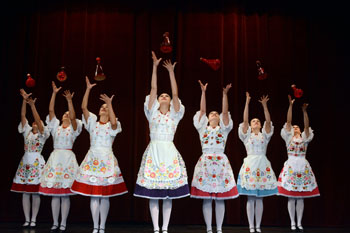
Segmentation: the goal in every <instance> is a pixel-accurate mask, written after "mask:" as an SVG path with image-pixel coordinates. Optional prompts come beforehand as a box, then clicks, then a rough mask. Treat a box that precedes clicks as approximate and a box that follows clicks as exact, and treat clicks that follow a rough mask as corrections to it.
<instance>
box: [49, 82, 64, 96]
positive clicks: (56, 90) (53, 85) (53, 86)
mask: <svg viewBox="0 0 350 233" xmlns="http://www.w3.org/2000/svg"><path fill="white" fill-rule="evenodd" d="M51 85H52V91H53V92H54V93H55V94H57V92H59V91H60V90H61V88H62V87H59V88H57V86H56V84H55V82H54V81H52V83H51Z"/></svg>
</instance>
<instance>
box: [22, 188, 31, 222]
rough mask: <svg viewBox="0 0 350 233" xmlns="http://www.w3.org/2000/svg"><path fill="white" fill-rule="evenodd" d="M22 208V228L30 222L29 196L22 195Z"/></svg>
mask: <svg viewBox="0 0 350 233" xmlns="http://www.w3.org/2000/svg"><path fill="white" fill-rule="evenodd" d="M22 206H23V212H24V217H25V223H24V224H23V226H24V227H26V226H28V225H29V221H30V194H27V193H23V195H22Z"/></svg>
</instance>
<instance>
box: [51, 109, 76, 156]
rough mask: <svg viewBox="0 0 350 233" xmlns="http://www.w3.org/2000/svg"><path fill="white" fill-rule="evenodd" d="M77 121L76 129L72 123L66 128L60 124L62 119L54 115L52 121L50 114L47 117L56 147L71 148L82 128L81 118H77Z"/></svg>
mask: <svg viewBox="0 0 350 233" xmlns="http://www.w3.org/2000/svg"><path fill="white" fill-rule="evenodd" d="M75 120H76V123H77V128H76V130H74V129H73V126H72V124H70V125H69V126H68V127H66V128H64V127H62V126H61V125H60V121H59V120H58V119H57V118H56V116H55V117H53V118H52V119H51V121H50V116H49V115H48V116H47V117H46V124H47V127H48V129H49V130H50V133H51V135H52V138H53V147H54V149H67V150H71V149H72V148H73V144H74V141H75V139H76V138H77V137H78V136H79V134H80V133H81V129H82V123H81V120H79V119H75Z"/></svg>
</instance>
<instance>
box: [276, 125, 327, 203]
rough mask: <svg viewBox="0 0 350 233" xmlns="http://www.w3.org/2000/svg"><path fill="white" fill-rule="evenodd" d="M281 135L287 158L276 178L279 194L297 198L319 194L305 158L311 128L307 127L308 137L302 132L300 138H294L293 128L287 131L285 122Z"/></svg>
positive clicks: (311, 134) (310, 138) (311, 136)
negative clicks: (284, 143)
mask: <svg viewBox="0 0 350 233" xmlns="http://www.w3.org/2000/svg"><path fill="white" fill-rule="evenodd" d="M281 136H282V138H283V140H284V141H285V142H286V146H287V152H288V160H287V161H286V162H285V163H284V166H283V169H282V171H281V173H280V175H279V178H278V192H279V195H282V196H287V197H299V198H305V197H315V196H319V195H320V192H319V190H318V186H317V182H316V178H315V175H314V173H313V171H312V169H311V166H310V164H309V162H308V161H307V160H306V158H305V156H306V150H307V147H308V145H309V143H310V142H311V140H312V139H313V137H314V133H313V130H312V129H311V127H310V128H309V137H306V134H305V132H303V133H302V134H301V137H300V138H296V137H294V136H293V129H292V128H291V130H290V131H288V130H287V125H286V124H285V125H284V126H283V128H282V130H281Z"/></svg>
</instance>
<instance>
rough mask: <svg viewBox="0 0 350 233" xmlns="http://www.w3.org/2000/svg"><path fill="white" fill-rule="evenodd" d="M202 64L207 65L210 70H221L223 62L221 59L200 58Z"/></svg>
mask: <svg viewBox="0 0 350 233" xmlns="http://www.w3.org/2000/svg"><path fill="white" fill-rule="evenodd" d="M199 60H201V61H202V62H204V63H206V64H207V65H208V66H209V67H210V68H212V69H213V70H218V69H219V68H220V65H221V62H220V60H219V59H206V58H202V57H201V58H199Z"/></svg>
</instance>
